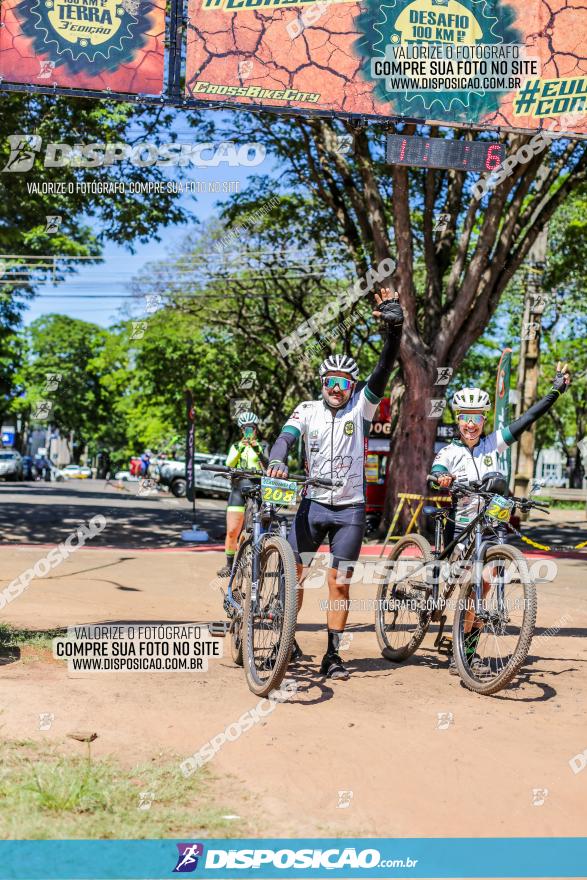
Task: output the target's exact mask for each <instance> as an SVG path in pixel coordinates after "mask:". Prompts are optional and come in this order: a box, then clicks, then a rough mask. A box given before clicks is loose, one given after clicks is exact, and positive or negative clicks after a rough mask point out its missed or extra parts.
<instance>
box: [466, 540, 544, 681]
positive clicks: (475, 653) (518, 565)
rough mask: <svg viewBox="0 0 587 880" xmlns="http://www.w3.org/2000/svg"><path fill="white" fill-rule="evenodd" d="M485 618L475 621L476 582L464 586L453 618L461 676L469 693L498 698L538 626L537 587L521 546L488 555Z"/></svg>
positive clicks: (494, 549) (504, 547) (490, 551)
mask: <svg viewBox="0 0 587 880" xmlns="http://www.w3.org/2000/svg"><path fill="white" fill-rule="evenodd" d="M483 577H484V581H485V583H486V585H487V586H486V587H484V596H483V601H482V608H481V612H480V613H481V617H480V618H475V611H474V607H475V605H474V596H475V587H474V584H473V581H472V579H468V581H467V582H465V583H464V584H463V586H462V587H461V591H460V594H459V601H458V603H457V609H456V611H455V616H454V620H453V646H454V655H455V663H456V666H457V669H458V671H459V675H460V676H461V679H462V681H463V684H465V685H466V687H468V688H469V689H470V690H472V691H475V692H476V693H478V694H485V695H490V694H495V693H497V692H498V691H500V690H502V689H503V688H504V687H506V685H508V684H509V683H510V681H511V680H512V679H513V678H514V676H515V675H516V673H517V672H518V670H519V669H520V667H521V666H522V665H523V663H524V661H525V659H526V657H527V656H528V651H529V648H530V642H531V641H532V636H533V634H534V626H535V623H536V609H537V599H536V588H535V586H534V583H533V582H532V578H531V577H530V572H529V570H528V564H527V562H526V559H525V558H524V556H523V555H522V553H520V551H519V550H518V549H517V548H516V547H510V546H507V545H501V544H500V545H497V546H493V547H490V548H489V549H488V550H487V553H486V555H485V560H484V565H483Z"/></svg>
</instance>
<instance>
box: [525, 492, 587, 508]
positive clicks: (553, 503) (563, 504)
mask: <svg viewBox="0 0 587 880" xmlns="http://www.w3.org/2000/svg"><path fill="white" fill-rule="evenodd" d="M534 500H535V501H537V502H538V504H540V501H541V500H544V501H547V502H548V506H549V507H556V508H558V509H559V510H585V502H584V501H563V500H562V499H554V498H549V497H548V495H545V496H544V498H543V497H542V495H536V496H535V498H534Z"/></svg>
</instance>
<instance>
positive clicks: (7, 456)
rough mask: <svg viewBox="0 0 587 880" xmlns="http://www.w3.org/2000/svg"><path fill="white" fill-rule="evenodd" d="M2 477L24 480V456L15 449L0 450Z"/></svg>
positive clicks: (0, 477) (4, 478) (3, 478)
mask: <svg viewBox="0 0 587 880" xmlns="http://www.w3.org/2000/svg"><path fill="white" fill-rule="evenodd" d="M0 479H1V480H22V456H21V454H20V452H16V450H14V449H2V450H0Z"/></svg>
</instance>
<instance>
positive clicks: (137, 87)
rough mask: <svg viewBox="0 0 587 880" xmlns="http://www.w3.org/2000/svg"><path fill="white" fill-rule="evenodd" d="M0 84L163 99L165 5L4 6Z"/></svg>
mask: <svg viewBox="0 0 587 880" xmlns="http://www.w3.org/2000/svg"><path fill="white" fill-rule="evenodd" d="M1 9H2V27H1V28H0V78H1V79H2V80H4V81H6V82H11V83H27V84H30V85H39V86H54V85H55V86H61V87H68V88H83V89H96V90H100V91H102V90H105V89H110V90H111V91H113V92H124V93H128V94H145V95H160V94H161V92H162V90H163V65H164V39H165V0H2V4H1Z"/></svg>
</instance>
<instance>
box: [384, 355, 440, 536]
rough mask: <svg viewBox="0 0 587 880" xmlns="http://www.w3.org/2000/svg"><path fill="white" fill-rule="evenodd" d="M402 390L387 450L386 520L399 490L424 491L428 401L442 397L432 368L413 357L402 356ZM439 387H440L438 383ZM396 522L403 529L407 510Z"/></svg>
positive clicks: (430, 437) (429, 448)
mask: <svg viewBox="0 0 587 880" xmlns="http://www.w3.org/2000/svg"><path fill="white" fill-rule="evenodd" d="M403 365H404V375H405V378H406V390H405V394H404V397H403V401H402V405H401V410H400V414H399V420H398V424H397V428H396V430H395V433H394V437H393V445H392V452H391V460H392V464H391V467H390V471H389V481H390V485H388V487H387V493H386V500H385V510H384V514H383V515H384V520H385V521H386V522H387V523H389V522H390V521H391V518H392V516H393V513H394V510H395V507H396V504H397V500H398V498H397V496H398V493H400V492H409V493H422V494H425V493H426V491H427V488H426V475H427V474H428V473H429V472H430V467H431V465H432V459H433V457H434V441H435V437H436V425H437V424H438V420H439V419H438V417H437V418H430V417H429V414H430V408H431V400H432V399H433V398H434V397H435V396H436V398H440V397H442V390H439V391H438V392H437V391H436V390H433V391H432V393H431V391H430V389H433V388H434V386H433V380H434V379H436V368H435V367H433V368H430V367H429V366H428V364H425V363H423V362H421V361H420V360H419V358H417V357H414V358H412V359H407V358H405V359H403ZM439 387H441V386H439ZM404 509H405V514H404V512H402V515H401V517H400V522H399V523H398V525H400V526H401V527H402V529H403V528H405V526H406V525H407V522H408V521H409V518H410V516H409V511H408V508H407V507H405V508H404Z"/></svg>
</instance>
